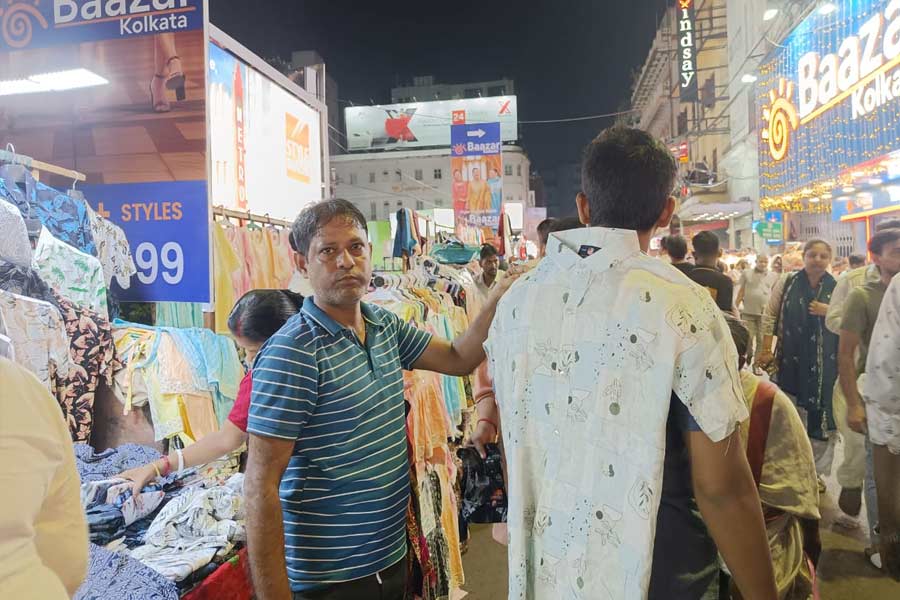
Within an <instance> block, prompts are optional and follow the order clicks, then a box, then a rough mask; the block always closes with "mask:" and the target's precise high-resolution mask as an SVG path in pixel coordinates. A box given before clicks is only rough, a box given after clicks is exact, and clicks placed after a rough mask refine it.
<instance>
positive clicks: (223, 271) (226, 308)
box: [212, 223, 243, 333]
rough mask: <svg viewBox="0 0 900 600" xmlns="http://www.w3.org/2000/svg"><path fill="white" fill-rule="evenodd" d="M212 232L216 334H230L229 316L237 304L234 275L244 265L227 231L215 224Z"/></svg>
mask: <svg viewBox="0 0 900 600" xmlns="http://www.w3.org/2000/svg"><path fill="white" fill-rule="evenodd" d="M212 230H213V231H212V233H213V261H214V262H213V264H214V266H215V284H216V285H215V290H216V297H215V307H216V333H228V315H229V314H231V309H232V307H234V302H235V297H234V283H233V280H232V274H233V273H235V272H236V271H237V270H239V269H241V268H243V264H242V263H241V260H240V258H239V257H238V255H237V253H236V252H235V251H234V248H233V247H232V246H231V243H230V242H229V241H228V237H226V235H225V229H224V228H223V227H222V226H221V225H220V224H218V223H213V225H212Z"/></svg>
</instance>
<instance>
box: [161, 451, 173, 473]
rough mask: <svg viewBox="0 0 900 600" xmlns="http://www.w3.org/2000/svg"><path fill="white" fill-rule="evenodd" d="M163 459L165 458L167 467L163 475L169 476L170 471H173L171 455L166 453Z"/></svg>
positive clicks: (164, 463) (164, 464)
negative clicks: (170, 460)
mask: <svg viewBox="0 0 900 600" xmlns="http://www.w3.org/2000/svg"><path fill="white" fill-rule="evenodd" d="M162 459H163V466H164V467H165V469H164V470H163V472H162V476H163V477H168V476H169V473H171V472H172V464H171V463H170V462H169V455H168V454H166V455H164V456H163V457H162Z"/></svg>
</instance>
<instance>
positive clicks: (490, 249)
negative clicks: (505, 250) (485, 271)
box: [480, 244, 500, 260]
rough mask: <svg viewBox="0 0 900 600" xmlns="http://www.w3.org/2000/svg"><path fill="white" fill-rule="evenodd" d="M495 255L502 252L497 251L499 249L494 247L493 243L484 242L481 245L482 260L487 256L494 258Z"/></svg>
mask: <svg viewBox="0 0 900 600" xmlns="http://www.w3.org/2000/svg"><path fill="white" fill-rule="evenodd" d="M494 256H500V253H499V252H497V249H496V248H494V246H493V245H491V244H484V245H483V246H481V256H480V259H481V260H485V259H487V258H493V257H494Z"/></svg>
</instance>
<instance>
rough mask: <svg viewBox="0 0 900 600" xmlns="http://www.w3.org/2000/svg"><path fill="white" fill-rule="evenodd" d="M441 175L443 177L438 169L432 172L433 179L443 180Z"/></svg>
mask: <svg viewBox="0 0 900 600" xmlns="http://www.w3.org/2000/svg"><path fill="white" fill-rule="evenodd" d="M443 175H444V174H443V173H442V172H441V170H440V169H435V170H434V178H435V179H442V178H443Z"/></svg>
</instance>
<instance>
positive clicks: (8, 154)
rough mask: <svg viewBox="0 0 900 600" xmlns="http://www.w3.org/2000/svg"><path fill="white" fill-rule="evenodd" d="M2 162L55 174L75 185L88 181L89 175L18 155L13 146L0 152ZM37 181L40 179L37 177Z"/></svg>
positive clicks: (10, 145) (9, 145)
mask: <svg viewBox="0 0 900 600" xmlns="http://www.w3.org/2000/svg"><path fill="white" fill-rule="evenodd" d="M0 162H5V163H10V164H14V165H22V166H23V167H26V168H28V169H32V170H34V171H43V172H44V173H53V174H54V175H59V176H60V177H65V178H66V179H71V180H72V181H73V185H74V182H77V181H85V180H87V175H85V174H84V173H80V172H78V171H73V170H72V169H66V168H65V167H58V166H56V165H51V164H50V163H45V162H43V161H40V160H35V159H33V158H31V157H30V156H25V155H24V154H16V152H15V149H14V148H12V144H8V145H7V149H6V150H0ZM35 179H39V178H38V177H37V176H35Z"/></svg>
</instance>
